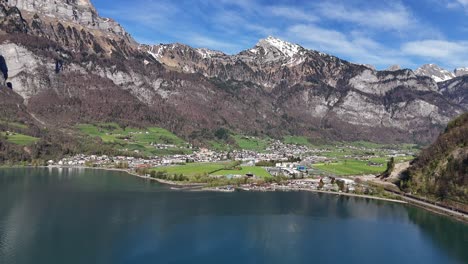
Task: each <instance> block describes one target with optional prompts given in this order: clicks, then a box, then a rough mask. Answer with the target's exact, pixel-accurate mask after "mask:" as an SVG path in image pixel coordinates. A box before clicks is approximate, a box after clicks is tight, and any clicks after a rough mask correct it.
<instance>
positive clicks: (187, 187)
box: [10, 165, 468, 224]
mask: <svg viewBox="0 0 468 264" xmlns="http://www.w3.org/2000/svg"><path fill="white" fill-rule="evenodd" d="M10 168H15V167H13V166H11V167H10ZM26 168H27V166H26ZM30 168H31V167H30ZM35 168H62V169H94V170H105V171H118V172H125V173H126V174H128V175H129V176H133V177H137V178H140V179H145V180H150V181H155V182H158V183H159V184H162V185H167V186H170V187H178V188H177V189H175V188H171V189H173V190H178V191H198V192H219V193H231V192H235V191H246V192H291V191H305V192H313V193H324V194H329V195H336V196H348V197H357V198H363V199H372V200H377V201H384V202H391V203H398V204H406V205H411V206H415V207H418V208H421V209H423V210H426V211H429V212H432V213H435V214H438V215H442V216H446V217H450V218H452V219H455V220H457V221H461V222H463V223H465V224H468V216H467V215H466V214H464V213H460V212H455V211H453V210H449V209H446V208H443V207H439V206H434V205H431V204H428V203H425V202H422V201H418V200H416V199H411V198H408V197H405V196H403V195H398V194H394V193H392V194H393V195H396V196H397V197H399V198H401V199H402V200H396V199H390V198H383V197H377V196H372V195H361V194H353V193H339V192H331V191H321V190H311V189H300V188H281V189H272V190H265V191H261V190H250V189H245V188H235V189H233V190H224V189H217V188H216V187H206V185H205V184H201V183H179V182H174V181H168V180H162V179H156V178H151V177H146V176H141V175H138V174H137V173H135V172H133V171H131V170H128V169H118V168H104V167H85V166H57V165H54V166H38V167H35ZM220 187H222V186H220Z"/></svg>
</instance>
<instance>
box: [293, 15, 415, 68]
mask: <svg viewBox="0 0 468 264" xmlns="http://www.w3.org/2000/svg"><path fill="white" fill-rule="evenodd" d="M287 35H288V38H289V39H293V40H294V41H296V42H298V43H302V44H303V45H304V46H305V47H306V48H310V49H314V50H319V51H323V52H327V53H329V54H332V55H336V56H341V57H346V58H348V59H349V60H351V61H353V62H355V63H365V64H373V65H376V66H378V67H380V68H382V67H387V66H388V65H393V64H403V65H411V66H413V63H412V62H411V61H410V60H408V59H407V58H405V57H403V56H401V55H400V54H399V52H398V51H397V50H392V49H390V48H387V47H385V46H383V45H381V44H380V43H378V42H376V41H374V40H373V39H371V38H369V37H366V36H365V35H363V34H361V33H358V32H352V34H351V35H350V36H347V35H345V34H344V33H342V32H339V31H336V30H329V29H325V28H321V27H318V26H315V25H310V24H309V25H305V24H302V25H295V26H292V27H290V28H289V29H288V30H287Z"/></svg>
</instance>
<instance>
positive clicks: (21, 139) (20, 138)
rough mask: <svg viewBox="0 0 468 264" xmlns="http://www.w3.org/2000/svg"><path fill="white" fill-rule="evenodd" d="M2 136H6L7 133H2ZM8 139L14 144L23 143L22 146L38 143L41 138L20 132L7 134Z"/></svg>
mask: <svg viewBox="0 0 468 264" xmlns="http://www.w3.org/2000/svg"><path fill="white" fill-rule="evenodd" d="M2 136H6V133H2ZM6 137H7V140H8V141H9V142H11V143H13V144H17V145H21V146H28V145H32V144H34V143H36V142H37V141H38V140H39V138H36V137H31V136H28V135H23V134H18V133H15V134H13V135H8V136H6Z"/></svg>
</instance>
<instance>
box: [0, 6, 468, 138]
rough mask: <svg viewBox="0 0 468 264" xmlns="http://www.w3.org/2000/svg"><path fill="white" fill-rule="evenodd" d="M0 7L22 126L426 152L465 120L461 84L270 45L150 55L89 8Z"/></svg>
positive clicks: (177, 48) (178, 48) (0, 43)
mask: <svg viewBox="0 0 468 264" xmlns="http://www.w3.org/2000/svg"><path fill="white" fill-rule="evenodd" d="M0 3H1V4H0V30H1V31H2V33H1V34H0V55H1V58H3V60H4V64H5V67H4V68H7V69H8V71H7V72H8V74H7V75H8V76H7V77H6V80H5V82H8V83H10V84H11V87H12V89H13V92H14V93H16V94H18V95H19V96H20V97H21V98H22V99H23V104H24V107H23V108H21V109H23V110H22V111H23V112H22V113H21V116H22V117H21V118H27V119H28V120H30V122H33V123H36V124H38V125H40V126H41V127H44V126H46V127H48V128H49V129H52V128H71V127H73V126H74V125H75V124H77V123H80V122H100V121H114V122H123V123H131V124H136V125H139V126H145V125H157V126H162V127H165V128H167V129H169V130H171V131H174V132H176V133H177V134H178V135H180V136H182V137H184V138H186V139H188V140H190V141H191V142H194V143H197V142H198V143H202V142H203V140H205V139H209V138H210V136H212V133H213V131H215V130H216V129H219V128H226V129H230V130H232V131H235V132H238V133H242V134H251V135H268V136H271V137H281V136H284V135H291V134H292V135H302V136H306V137H309V138H312V139H332V140H360V139H364V140H371V141H378V142H426V143H427V142H430V141H432V140H433V139H434V138H435V137H436V136H437V135H438V134H439V133H440V131H442V129H443V128H444V127H445V125H446V124H447V123H448V121H449V120H450V119H451V118H453V117H454V116H457V115H459V114H460V113H462V112H465V111H467V105H466V102H465V101H464V100H463V99H461V98H466V89H464V88H453V87H454V86H457V87H465V86H463V85H462V84H460V83H457V84H452V83H451V80H449V81H447V82H444V83H442V84H443V85H442V84H441V83H439V84H438V83H436V82H435V81H434V80H433V79H431V78H427V77H424V76H419V75H418V74H415V72H413V71H411V70H408V69H394V70H393V71H377V70H375V69H372V68H369V67H367V66H363V65H358V64H353V63H350V62H347V61H345V60H342V59H339V58H337V57H334V56H331V55H328V54H324V53H321V52H318V51H313V50H308V49H305V48H303V47H301V46H300V45H297V44H292V43H288V42H285V41H282V40H280V39H277V38H274V37H268V38H266V39H263V40H260V41H259V42H258V43H257V44H256V45H255V46H254V47H252V48H251V49H247V50H245V51H242V52H240V53H239V54H235V55H227V54H224V53H223V52H219V51H213V50H209V49H204V48H193V47H190V46H187V45H184V44H179V43H174V44H161V45H156V46H150V45H142V44H138V43H136V42H135V41H134V40H133V38H132V37H131V36H130V35H129V34H128V33H126V32H125V30H124V29H123V28H122V27H120V25H118V24H117V23H116V22H114V21H113V20H111V19H106V18H101V17H100V16H99V15H98V14H97V12H96V10H95V9H94V7H93V6H92V4H91V3H90V2H89V1H85V0H82V1H65V0H62V1H57V0H55V1H52V0H50V1H39V0H24V1H20V0H17V1H9V2H5V1H0ZM4 75H5V74H4ZM460 78H461V77H460ZM453 80H456V78H455V79H453ZM2 89H3V88H2ZM454 89H455V90H456V91H455V90H454ZM10 114H11V115H13V116H12V117H11V118H19V117H18V116H19V115H20V114H19V113H18V114H16V116H15V114H14V113H10Z"/></svg>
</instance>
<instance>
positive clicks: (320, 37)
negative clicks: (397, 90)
mask: <svg viewBox="0 0 468 264" xmlns="http://www.w3.org/2000/svg"><path fill="white" fill-rule="evenodd" d="M416 2H417V3H416ZM93 3H96V4H98V7H99V8H98V10H99V12H101V13H103V15H105V16H109V17H113V18H115V19H116V20H117V21H118V22H121V23H122V24H123V25H124V26H125V27H126V28H127V29H128V30H129V31H130V32H131V33H132V34H133V35H134V36H135V38H136V39H138V40H140V41H144V42H150V43H171V42H182V43H185V44H188V45H193V46H196V47H207V48H211V49H217V50H222V51H224V52H226V53H230V54H233V53H237V52H239V51H241V50H244V49H249V48H251V47H252V46H253V45H255V43H256V42H257V41H258V40H259V39H260V38H264V37H266V36H268V35H273V36H277V37H281V38H284V39H285V40H287V41H291V42H294V43H298V44H300V45H303V46H305V47H306V48H311V49H315V50H319V51H323V52H327V53H330V54H332V55H336V56H339V57H341V58H343V59H347V60H350V61H353V62H356V63H366V64H374V65H376V66H377V67H378V68H385V67H387V66H388V65H391V64H401V65H402V66H404V67H415V66H417V65H418V64H420V63H427V62H433V60H435V61H436V62H439V61H440V62H441V64H442V65H446V66H450V67H451V66H468V65H464V64H466V59H464V58H463V57H464V55H463V54H461V55H458V56H457V55H455V54H457V53H456V51H460V50H462V52H464V54H467V52H466V49H463V48H461V47H463V46H466V45H467V43H466V41H464V40H463V39H460V38H461V37H462V36H464V34H466V28H467V26H468V25H467V24H466V22H464V19H463V18H466V17H462V18H460V17H461V16H464V12H459V10H465V9H466V10H468V0H424V1H423V0H421V2H419V1H411V0H395V1H365V0H346V1H345V0H322V1H307V0H272V1H264V0H178V1H172V0H158V1H154V0H134V1H131V3H129V1H128V0H113V1H112V4H110V3H109V2H108V0H93ZM420 5H421V6H423V7H425V8H421V10H419V9H418V7H419V6H420ZM449 5H451V8H447V7H449ZM432 6H436V7H440V8H438V9H437V10H435V11H434V12H435V13H434V15H436V16H439V18H438V19H439V20H437V18H434V16H432V15H431V14H429V13H428V10H426V9H427V8H429V7H432ZM431 12H432V11H431ZM451 14H456V15H457V16H458V17H457V19H458V20H457V21H458V23H455V22H450V23H448V22H447V21H446V17H448V16H450V15H451ZM451 18H452V16H451ZM441 19H442V20H441ZM447 24H449V25H447ZM440 28H442V29H443V30H442V32H441V30H440ZM441 43H446V44H447V43H451V44H453V45H451V46H450V45H445V46H444V45H442V44H441ZM443 49H453V51H450V52H448V53H449V54H443V51H441V50H443Z"/></svg>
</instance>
